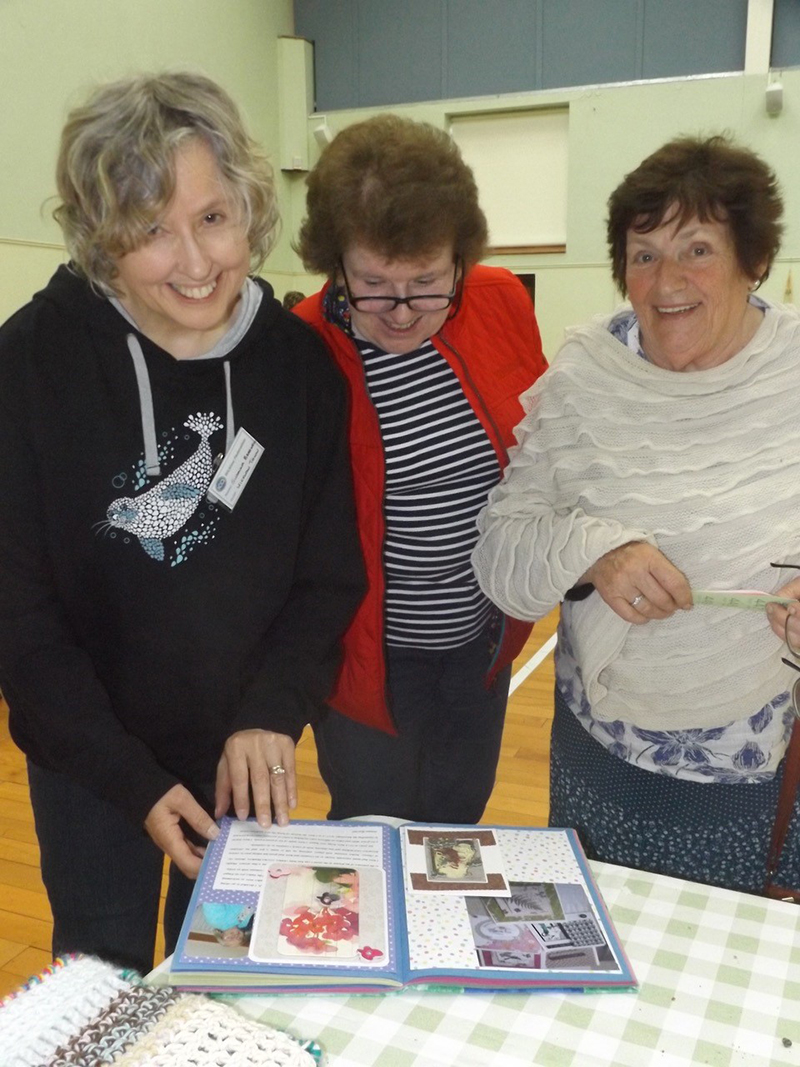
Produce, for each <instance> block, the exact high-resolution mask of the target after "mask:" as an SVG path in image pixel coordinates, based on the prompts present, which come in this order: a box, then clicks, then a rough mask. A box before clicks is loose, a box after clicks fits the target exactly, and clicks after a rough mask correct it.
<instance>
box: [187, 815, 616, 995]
mask: <svg viewBox="0 0 800 1067" xmlns="http://www.w3.org/2000/svg"><path fill="white" fill-rule="evenodd" d="M169 981H170V984H172V985H175V986H178V987H181V988H184V989H194V990H202V991H205V992H230V993H233V992H236V993H258V992H264V993H266V992H269V993H281V992H282V993H289V992H291V993H308V992H318V993H323V992H324V993H377V992H387V991H389V990H394V989H402V988H404V987H407V986H408V987H411V986H413V987H417V988H418V987H420V986H428V987H435V988H437V989H439V990H444V989H451V990H455V989H472V990H494V991H502V990H508V991H513V992H533V991H536V990H539V989H541V990H553V989H559V990H602V989H629V990H632V989H635V988H636V978H635V977H634V974H633V971H632V970H631V966H630V963H629V962H628V960H627V958H626V956H625V953H624V951H623V949H622V946H621V944H620V942H619V938H618V937H617V935H616V933H615V931H614V928H613V926H612V923H611V919H610V917H609V914H608V912H607V910H606V907H605V905H604V904H603V901H602V899H601V897H600V894H599V892H598V889H597V886H596V885H595V883H594V879H593V877H592V874H591V871H590V870H589V867H588V864H587V862H586V858H585V857H584V855H583V851H582V849H581V846H580V843H579V841H578V838H577V835H576V834H575V832H574V830H550V829H538V828H527V827H525V828H519V827H488V826H464V827H459V826H423V825H422V824H419V823H406V824H403V825H401V826H399V827H393V826H389V825H386V824H383V823H376V822H340V823H336V822H302V821H298V822H293V823H291V824H290V825H288V826H283V827H281V826H273V827H272V828H271V829H269V830H263V829H262V828H261V827H260V826H259V825H258V824H257V823H256V822H255V820H253V819H251V820H248V821H245V822H239V821H238V820H236V819H227V818H226V819H223V820H222V823H221V833H220V836H219V837H218V838H217V840H216V841H214V842H213V843H212V844H211V845H209V847H208V850H207V852H206V855H205V859H204V860H203V867H202V870H201V872H200V876H199V878H198V880H197V885H196V886H195V890H194V895H193V897H192V901H191V903H190V905H189V910H188V912H187V915H186V919H185V921H184V925H183V929H182V931H181V936H180V939H179V941H178V945H177V948H176V951H175V954H174V956H173V958H172V963H171V966H170V973H169Z"/></svg>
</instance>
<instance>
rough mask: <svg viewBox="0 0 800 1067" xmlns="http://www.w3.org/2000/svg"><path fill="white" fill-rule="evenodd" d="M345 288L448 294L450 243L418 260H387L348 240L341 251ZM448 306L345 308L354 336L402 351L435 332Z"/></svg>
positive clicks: (385, 292) (358, 291) (393, 293)
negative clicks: (435, 308) (429, 308)
mask: <svg viewBox="0 0 800 1067" xmlns="http://www.w3.org/2000/svg"><path fill="white" fill-rule="evenodd" d="M342 262H343V264H344V269H345V273H346V274H347V281H348V284H349V286H350V293H351V295H352V296H354V297H360V296H401V297H402V296H425V295H426V294H430V293H449V292H450V290H451V289H452V287H453V271H454V263H453V249H452V247H450V246H449V245H448V246H446V247H444V248H442V249H440V250H439V251H438V252H434V253H433V254H432V255H428V256H421V257H420V258H419V259H409V260H407V259H395V260H388V259H385V258H384V257H383V256H381V255H379V254H378V253H377V252H372V251H370V250H369V249H368V248H365V247H364V246H363V245H358V244H356V245H351V246H350V248H348V250H347V251H346V252H345V254H344V255H343V256H342ZM449 314H450V308H449V307H447V308H444V309H443V310H441V311H412V310H411V309H410V308H409V307H408V305H407V304H398V305H397V307H396V308H395V309H394V311H386V312H380V313H378V314H376V313H374V312H369V311H357V310H356V309H355V308H351V309H350V321H351V323H352V326H353V329H354V330H355V332H356V334H357V335H358V336H359V337H362V338H363V339H364V340H365V341H371V342H372V344H374V345H377V346H378V348H382V349H383V350H384V351H385V352H397V353H401V354H405V353H407V352H413V351H414V350H415V349H417V348H419V346H420V345H421V344H422V343H423V342H424V341H427V340H428V338H429V337H433V335H434V334H435V333H438V332H439V330H441V328H442V326H444V324H445V322H446V321H447V316H448V315H449Z"/></svg>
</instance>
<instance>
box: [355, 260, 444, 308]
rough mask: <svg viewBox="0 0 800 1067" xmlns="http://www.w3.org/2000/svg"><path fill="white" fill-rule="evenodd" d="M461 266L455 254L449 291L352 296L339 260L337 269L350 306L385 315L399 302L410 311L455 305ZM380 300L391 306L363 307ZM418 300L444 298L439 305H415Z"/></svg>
mask: <svg viewBox="0 0 800 1067" xmlns="http://www.w3.org/2000/svg"><path fill="white" fill-rule="evenodd" d="M460 266H461V257H460V256H456V257H455V260H454V261H453V287H452V289H451V290H450V292H449V293H416V294H415V295H414V296H388V295H380V294H376V295H375V296H353V294H352V292H351V290H350V283H349V281H348V280H347V274H346V273H345V269H344V263H343V261H342V260H341V259H340V260H339V270H340V271H341V272H342V280H343V281H344V291H345V293H346V294H347V302H348V304H349V305H350V307H351V308H354V309H355V310H356V311H363V312H365V313H366V314H367V315H386V314H387V313H388V312H390V311H394V310H395V308H397V307H398V306H399V305H400V304H405V305H406V306H407V307H408V309H409V310H410V311H422V312H425V311H446V310H447V309H448V308H452V307H453V304H454V303H456V305H457V302H458V300H457V298H458V297H459V281H460V278H459V274H458V270H459V267H460ZM378 300H380V301H382V302H383V303H388V302H389V301H391V304H392V306H391V307H382V308H380V309H378V308H371V307H364V306H363V305H364V304H370V303H374V302H375V301H378ZM420 300H444V301H446V303H444V304H442V306H441V307H436V308H431V307H427V308H425V307H422V308H421V307H416V306H415V302H417V301H420Z"/></svg>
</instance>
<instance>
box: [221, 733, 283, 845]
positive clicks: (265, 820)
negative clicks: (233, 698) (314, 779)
mask: <svg viewBox="0 0 800 1067" xmlns="http://www.w3.org/2000/svg"><path fill="white" fill-rule="evenodd" d="M251 793H252V797H253V807H254V809H255V812H254V814H255V817H256V819H257V821H258V824H259V826H263V827H265V828H266V827H269V826H271V825H272V817H273V815H272V813H273V811H274V813H275V822H276V823H278V825H279V826H286V824H287V823H288V822H289V812H290V811H291V810H292V809H293V808H295V807H297V778H296V775H295V767H294V741H293V740H292V739H291V737H289V736H288V734H276V733H273V732H272V731H271V730H239V731H237V733H235V734H231V736H230V737H229V738H228V740H227V741H226V742H225V748H224V749H223V752H222V757H221V759H220V761H219V763H218V764H217V787H216V806H215V809H214V815H215V817H216V818H220V817H221V816H222V815H225V814H227V812H228V809H229V808H230V806H231V801H233V808H234V811H235V812H236V817H237V818H238V819H246V818H247V817H248V815H249V814H250V796H251Z"/></svg>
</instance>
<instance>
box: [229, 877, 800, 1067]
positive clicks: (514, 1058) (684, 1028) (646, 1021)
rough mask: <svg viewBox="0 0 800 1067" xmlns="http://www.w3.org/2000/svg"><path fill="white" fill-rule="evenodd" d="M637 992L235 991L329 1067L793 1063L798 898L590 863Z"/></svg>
mask: <svg viewBox="0 0 800 1067" xmlns="http://www.w3.org/2000/svg"><path fill="white" fill-rule="evenodd" d="M592 868H593V870H594V872H595V875H596V877H597V882H598V885H599V886H600V890H601V892H602V894H603V897H604V899H605V901H606V903H607V904H608V906H609V909H610V911H611V914H612V916H613V919H614V923H615V925H616V927H617V931H618V932H619V935H620V938H621V939H622V942H623V944H624V945H625V948H626V951H627V953H628V955H629V957H630V960H631V962H632V964H633V967H634V970H635V971H636V974H637V976H638V979H639V983H640V989H639V992H638V993H635V994H631V993H584V994H580V993H578V994H570V995H563V994H555V993H536V994H533V995H531V996H521V995H517V994H482V993H461V994H455V995H447V996H445V995H442V994H435V993H416V992H405V993H399V994H389V995H378V996H360V997H355V996H347V997H331V996H320V997H315V996H304V997H287V996H258V997H238V998H231V1002H232V1003H235V1004H236V1006H237V1007H238V1008H239V1010H240V1011H242V1012H244V1013H245V1014H247V1015H249V1016H250V1017H252V1018H257V1019H260V1020H261V1021H263V1022H265V1023H269V1024H270V1025H272V1026H275V1027H278V1028H280V1029H285V1030H289V1031H290V1032H291V1033H293V1034H295V1035H296V1036H298V1037H302V1038H315V1039H316V1040H317V1041H318V1042H319V1043H320V1044H321V1045H322V1048H323V1050H324V1054H325V1059H324V1061H323V1062H324V1064H325V1065H326V1067H451V1065H452V1067H530V1065H531V1064H541V1065H544V1067H598V1065H600V1064H603V1065H605V1067H609V1065H613V1067H648V1065H650V1064H653V1065H656V1064H657V1065H658V1067H678V1065H684V1064H705V1065H709V1067H768V1065H769V1067H800V907H797V906H795V905H792V904H783V903H780V902H775V901H769V900H765V899H762V898H760V897H752V896H746V895H744V894H741V893H732V892H729V891H727V890H722V889H713V888H711V887H708V886H703V885H695V884H693V883H688V882H683V881H679V880H677V879H672V878H665V877H663V876H661V875H652V874H646V873H644V872H642V871H633V870H628V869H626V868H624V867H614V866H611V865H609V864H603V863H593V864H592Z"/></svg>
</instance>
